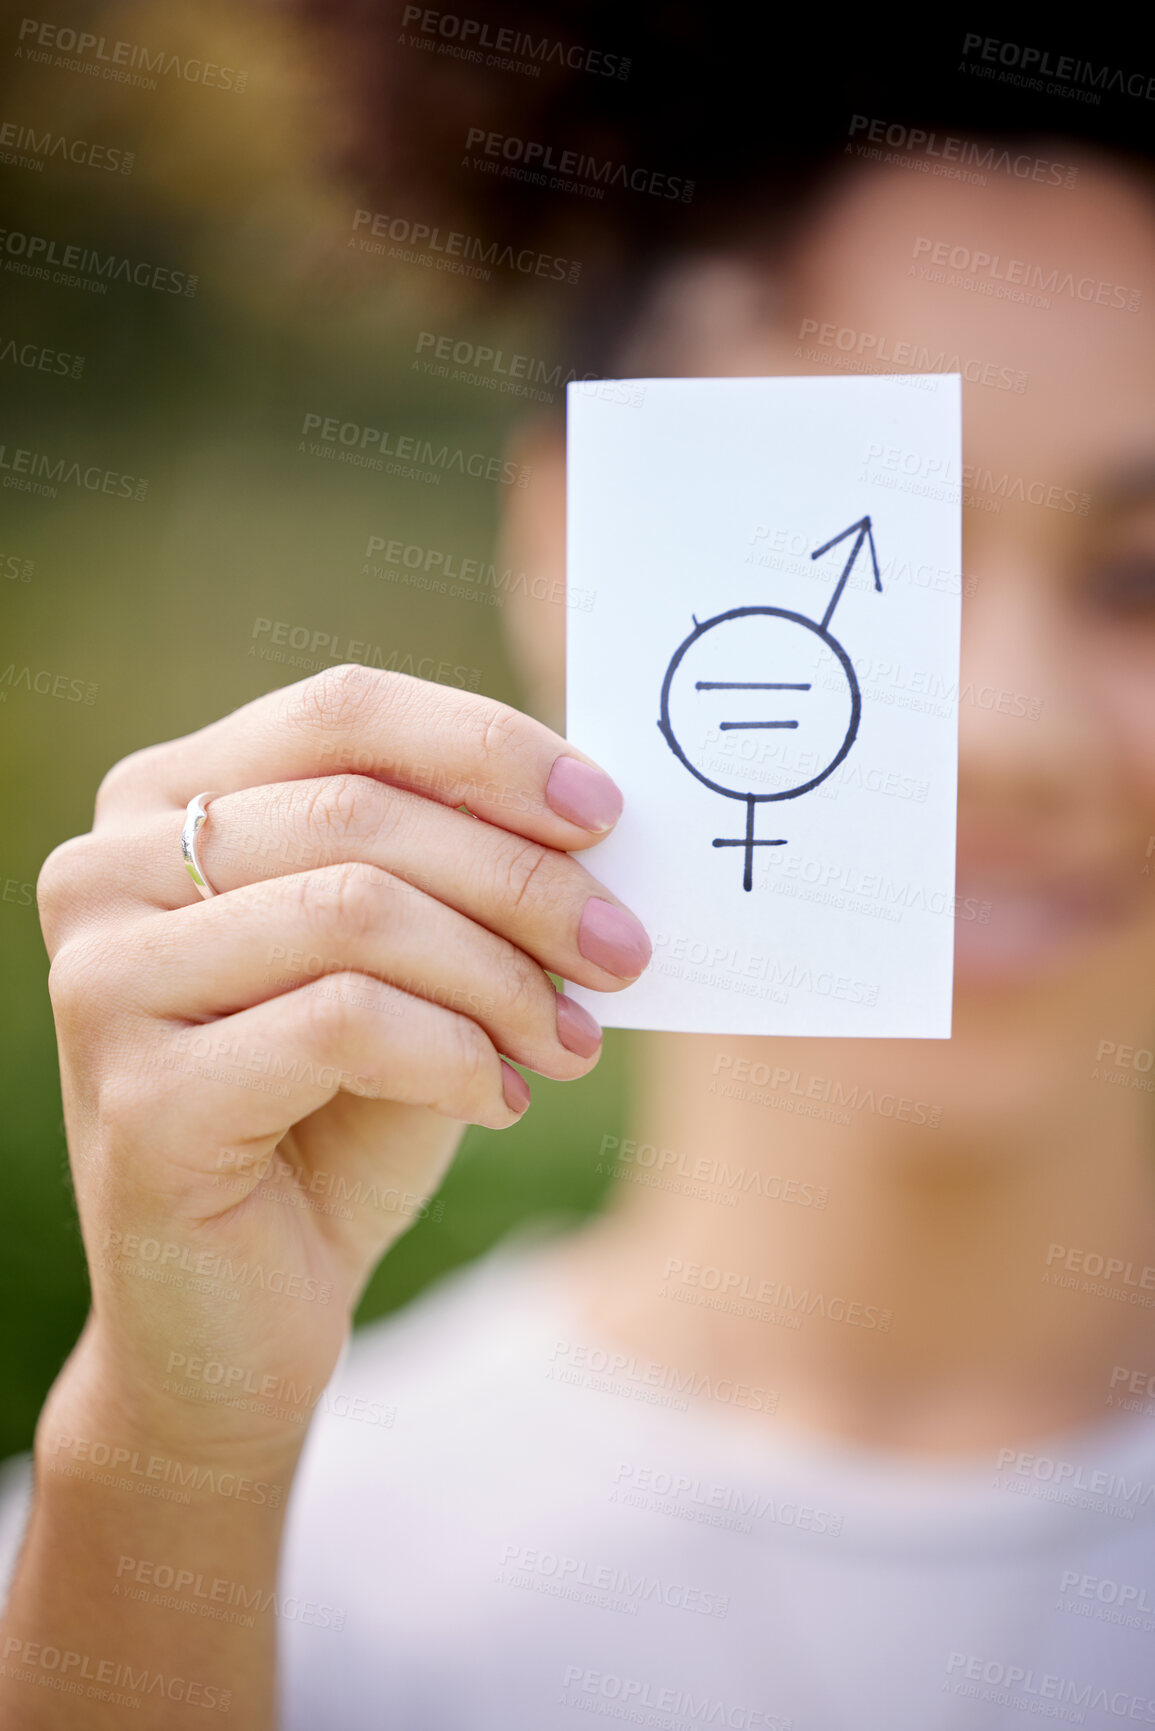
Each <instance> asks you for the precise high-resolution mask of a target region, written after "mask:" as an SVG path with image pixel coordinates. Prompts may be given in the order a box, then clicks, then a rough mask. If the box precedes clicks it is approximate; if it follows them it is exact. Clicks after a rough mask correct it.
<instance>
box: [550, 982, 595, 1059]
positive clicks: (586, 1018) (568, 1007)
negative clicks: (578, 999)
mask: <svg viewBox="0 0 1155 1731" xmlns="http://www.w3.org/2000/svg"><path fill="white" fill-rule="evenodd" d="M557 1037H558V1039H559V1040H560V1041H561V1043H562V1045H563V1046H564V1047H565V1049H566V1051H567V1052H575V1053H576V1054H577V1056H578V1057H579V1058H592V1057H593V1055H594V1053H595V1052H596V1051H597V1049H598V1047H599V1046H600V1045H601V1043H602V1031H601V1029H600V1028H599V1027H598V1025H597V1023H596V1022H595V1021H594V1019H593V1017H592V1016H591V1015H590V1013H589V1011H588V1010H583V1008H582V1006H581V1005H580V1004H575V1003H574V1001H573V999H572V998H567V997H566V995H565V993H564V992H559V993H558V995H557Z"/></svg>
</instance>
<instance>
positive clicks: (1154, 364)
mask: <svg viewBox="0 0 1155 1731" xmlns="http://www.w3.org/2000/svg"><path fill="white" fill-rule="evenodd" d="M1012 261H1017V262H1014V263H1012ZM765 288H766V285H764V284H759V283H757V282H755V281H753V280H752V279H745V280H744V279H742V278H741V277H740V276H739V275H737V274H736V273H735V272H716V273H714V274H713V275H712V276H711V275H709V274H708V273H706V274H704V275H703V277H702V278H701V279H700V281H699V283H698V285H697V287H696V288H695V287H694V286H692V284H691V283H690V281H689V279H688V280H687V286H686V287H685V289H684V290H683V291H682V298H681V304H680V305H679V306H678V307H676V308H675V309H674V311H673V312H672V313H671V315H670V319H671V324H672V328H673V329H675V330H677V329H681V331H682V332H683V333H684V335H683V337H682V339H681V360H680V362H679V360H678V359H677V358H676V350H669V349H668V350H667V351H666V352H665V353H664V354H663V355H662V356H661V359H660V360H659V361H658V364H657V365H647V366H646V367H644V368H643V367H638V368H631V369H630V370H637V371H642V370H649V371H653V372H658V371H666V372H673V373H681V372H692V373H714V374H726V373H730V374H757V373H767V374H776V373H815V374H820V373H826V374H830V373H834V372H837V371H841V370H846V368H847V365H848V362H849V363H850V364H853V366H854V367H855V369H856V370H858V371H880V372H882V371H900V372H902V371H909V372H918V371H934V370H947V369H948V368H949V370H952V371H961V372H962V373H963V375H964V381H965V382H964V385H963V457H964V464H965V465H966V467H965V470H964V474H963V476H962V477H961V479H962V484H963V497H964V508H963V592H964V601H963V666H962V687H961V702H960V782H959V830H958V838H959V839H958V885H957V894H958V903H959V906H960V908H962V909H965V908H966V907H967V906H968V902H969V904H970V906H971V907H973V908H975V909H976V910H978V911H979V913H980V914H981V912H982V911H983V910H984V908H985V905H986V904H989V918H986V919H983V918H981V917H976V918H971V919H967V918H963V917H960V918H959V919H958V921H957V925H956V935H957V944H956V992H955V1006H956V1007H955V1035H954V1038H953V1039H952V1040H951V1041H950V1042H937V1041H925V1042H913V1041H907V1042H839V1043H838V1049H839V1054H840V1062H841V1066H842V1070H843V1071H844V1072H845V1071H846V1070H847V1069H848V1068H853V1067H855V1066H856V1065H857V1066H859V1067H861V1068H862V1069H863V1073H864V1074H866V1073H869V1074H870V1075H871V1076H872V1077H874V1078H877V1079H878V1080H879V1081H880V1082H882V1081H884V1080H885V1081H888V1082H890V1083H891V1084H894V1085H901V1086H903V1087H904V1088H905V1089H906V1091H907V1092H911V1091H912V1089H913V1088H915V1087H918V1088H921V1089H922V1090H923V1092H924V1094H925V1095H926V1096H927V1097H929V1098H931V1099H937V1100H939V1101H941V1102H943V1103H944V1104H947V1105H948V1106H950V1105H952V1103H953V1105H954V1106H956V1107H957V1108H959V1109H960V1110H963V1111H965V1112H971V1113H973V1112H975V1111H978V1112H979V1113H980V1114H981V1113H983V1112H986V1111H990V1110H994V1111H999V1110H1002V1109H1004V1108H1005V1107H1007V1106H1009V1105H1011V1104H1012V1103H1014V1102H1018V1103H1019V1104H1022V1105H1028V1104H1035V1105H1037V1104H1038V1101H1039V1096H1040V1093H1041V1094H1043V1095H1049V1096H1050V1097H1051V1098H1052V1100H1053V1099H1054V1097H1055V1095H1056V1092H1062V1091H1064V1090H1065V1091H1066V1092H1067V1093H1070V1090H1071V1087H1072V1085H1073V1082H1074V1083H1075V1084H1077V1085H1078V1086H1080V1087H1082V1091H1083V1093H1084V1094H1085V1095H1086V1096H1087V1098H1088V1099H1089V1100H1090V1101H1091V1102H1092V1103H1094V1102H1100V1103H1101V1102H1102V1101H1103V1099H1104V1097H1105V1090H1104V1086H1103V1084H1102V1082H1101V1080H1100V1079H1098V1078H1093V1076H1092V1071H1093V1070H1094V1068H1095V1066H1096V1065H1097V1064H1098V1065H1100V1066H1102V1065H1103V1064H1104V1063H1105V1064H1106V1066H1107V1067H1108V1068H1112V1069H1121V1070H1122V1071H1123V1072H1124V1074H1123V1081H1124V1083H1125V1084H1127V1083H1129V1082H1130V1080H1131V1074H1138V1075H1143V1074H1145V1070H1144V1065H1145V1064H1146V1063H1148V1062H1150V1061H1151V1059H1150V1056H1149V1053H1148V1054H1147V1055H1146V1056H1144V1055H1143V1054H1144V1053H1145V1051H1146V1048H1149V1047H1151V1046H1152V1045H1155V1040H1153V1039H1152V1038H1151V1037H1150V1035H1151V1033H1152V1032H1155V1015H1152V1009H1153V1007H1155V895H1153V894H1152V882H1153V879H1155V201H1152V200H1150V199H1149V198H1148V196H1147V195H1145V194H1144V193H1143V192H1142V191H1141V190H1139V189H1138V188H1133V187H1132V186H1131V184H1130V183H1129V181H1127V180H1126V179H1124V178H1123V177H1122V176H1120V175H1117V174H1115V173H1108V172H1104V171H1103V170H1100V169H1093V168H1087V167H1084V168H1082V169H1081V170H1080V173H1079V176H1078V180H1077V182H1076V185H1075V186H1074V187H1070V188H1068V187H1066V186H1062V187H1057V186H1050V185H1044V184H1039V183H1035V182H1032V181H1026V182H1023V181H1017V180H1013V179H1010V178H1009V177H1006V178H1004V177H1002V176H998V175H993V174H992V175H991V176H989V177H988V184H987V185H986V186H982V187H978V186H965V185H961V184H952V183H951V182H942V181H938V180H932V179H931V178H930V177H929V176H923V175H915V174H910V173H902V172H899V171H883V172H878V173H875V174H871V175H867V176H854V177H852V178H848V179H847V180H846V181H845V182H844V183H843V184H842V185H841V187H840V188H839V189H838V191H837V193H836V194H835V195H834V196H833V198H832V199H831V200H830V201H829V202H828V203H827V205H826V206H825V207H824V208H823V209H822V210H821V211H820V212H819V213H818V215H817V216H816V217H815V219H814V220H813V222H812V224H811V226H810V228H809V230H808V231H807V233H806V234H805V235H804V236H803V239H802V241H801V244H800V246H799V248H798V249H797V252H796V254H795V257H794V260H793V262H792V265H791V267H790V269H789V272H788V275H787V277H786V279H785V281H784V282H782V283H780V284H779V285H778V292H777V295H776V304H775V317H774V322H773V323H771V322H770V321H769V320H768V319H767V318H766V317H765V316H764V315H760V313H759V309H760V308H761V307H764V306H765V305H766V304H767V300H768V296H767V295H766V293H765ZM1008 290H1009V291H1010V292H1009V293H1008V292H1007V291H1008ZM1016 296H1017V297H1018V298H1015V297H1016ZM1032 297H1033V298H1032ZM1136 298H1137V310H1134V307H1135V302H1136ZM1044 303H1049V304H1044ZM666 340H667V341H668V338H667V339H666ZM675 342H677V339H675ZM903 345H906V346H905V347H904V346H903ZM663 346H665V344H663ZM920 351H925V354H922V353H920ZM644 354H645V333H643V334H642V338H641V341H640V344H639V349H638V358H639V359H641V358H642V357H643V356H644ZM879 357H882V358H881V359H880V358H879ZM955 357H957V359H955ZM653 359H654V360H658V356H657V354H656V353H655V355H654V357H653ZM917 461H918V459H917V453H915V454H909V455H902V456H899V457H897V458H895V459H894V472H893V474H892V475H891V476H889V477H888V478H889V479H890V480H891V481H892V482H894V483H899V484H902V483H904V481H905V480H906V478H907V477H909V476H910V475H912V474H913V475H914V476H915V477H916V478H918V470H917ZM911 464H914V465H915V467H914V468H911V467H910V466H909V465H911ZM886 466H887V465H886V463H885V462H884V463H883V464H882V465H880V472H881V470H884V469H885V468H886ZM950 479H952V480H956V481H957V479H958V477H950ZM522 508H523V509H525V510H527V511H528V512H530V513H536V514H537V517H538V520H537V521H531V520H529V519H528V518H527V520H526V521H524V522H523V523H521V524H516V523H515V524H514V525H512V529H513V533H514V534H515V536H520V537H521V538H522V539H523V542H527V543H528V546H526V547H525V548H524V556H526V557H533V558H536V560H537V562H538V564H539V565H540V564H541V563H542V562H543V561H553V562H556V561H558V560H559V559H560V549H561V542H560V516H561V509H562V498H561V492H560V477H559V478H558V481H557V488H556V491H555V492H554V493H553V494H552V495H551V494H550V493H549V491H548V490H547V489H545V488H543V489H542V490H541V492H539V494H538V497H537V499H536V501H530V502H528V504H527V506H525V507H522ZM547 518H549V519H550V521H549V522H547V521H546V519H547ZM559 611H560V610H559V609H557V608H548V607H537V608H536V609H534V610H533V612H532V614H531V613H527V614H526V615H525V616H524V617H523V618H522V619H520V620H519V621H518V622H516V626H517V630H518V635H519V637H520V638H521V641H522V644H523V647H524V648H527V649H530V650H533V651H534V653H535V655H536V662H537V666H538V668H539V670H540V672H539V680H538V683H539V689H540V685H541V681H542V680H543V679H547V680H549V681H551V682H553V683H555V684H556V685H557V686H558V688H560V680H561V643H560V631H559V630H558V629H557V624H556V622H555V621H554V620H553V619H552V618H547V615H553V614H557V613H558V612H559ZM888 677H893V678H894V679H896V680H898V681H899V682H901V680H902V679H903V677H904V674H903V673H902V672H898V673H895V674H894V675H892V676H888ZM755 1044H756V1045H758V1046H759V1047H760V1048H764V1047H765V1046H766V1045H768V1044H773V1045H774V1046H775V1047H776V1048H780V1047H781V1046H782V1045H783V1044H786V1045H790V1044H792V1042H781V1041H774V1042H765V1041H758V1042H751V1045H752V1046H753V1045H755ZM798 1046H799V1049H800V1051H803V1052H804V1054H805V1055H806V1056H808V1057H809V1058H810V1059H813V1058H814V1057H815V1056H816V1054H815V1052H814V1042H812V1041H809V1042H805V1043H803V1042H798ZM1127 1048H1132V1049H1133V1055H1132V1056H1131V1057H1130V1058H1129V1059H1127V1061H1126V1062H1125V1063H1124V1064H1123V1065H1119V1064H1118V1062H1117V1059H1118V1053H1119V1051H1120V1050H1121V1049H1123V1050H1126V1049H1127ZM1135 1054H1138V1063H1136V1056H1135ZM762 1055H763V1056H765V1053H764V1052H763V1053H762ZM1127 1072H1130V1073H1131V1074H1127ZM1152 1079H1153V1080H1155V1072H1153V1076H1152ZM935 1090H937V1092H936V1091H935Z"/></svg>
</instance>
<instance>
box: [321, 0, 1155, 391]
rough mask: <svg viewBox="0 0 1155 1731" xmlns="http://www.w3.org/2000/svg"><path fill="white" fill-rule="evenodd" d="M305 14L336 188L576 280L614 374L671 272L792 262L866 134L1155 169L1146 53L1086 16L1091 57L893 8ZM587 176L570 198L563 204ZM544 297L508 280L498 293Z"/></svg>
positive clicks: (642, 5) (326, 6) (623, 1)
mask: <svg viewBox="0 0 1155 1731" xmlns="http://www.w3.org/2000/svg"><path fill="white" fill-rule="evenodd" d="M296 3H297V6H298V8H299V10H300V11H301V12H302V13H303V14H304V16H305V17H306V18H307V19H308V20H309V21H310V23H311V24H312V25H313V26H314V27H315V28H317V29H318V30H319V31H320V32H321V33H322V37H323V39H324V40H325V42H326V45H327V48H329V49H331V50H332V51H333V52H334V53H335V54H336V55H337V56H338V57H339V59H340V60H341V62H342V64H343V66H344V67H345V69H346V72H345V77H346V91H347V94H346V101H347V105H348V106H347V114H348V126H347V147H346V150H345V159H344V161H343V162H342V163H341V164H340V165H339V166H340V167H341V168H342V170H343V171H344V172H345V173H346V174H348V175H349V176H350V177H351V178H352V179H353V181H354V182H355V184H356V185H357V186H358V187H359V188H360V189H361V190H362V191H363V194H364V198H365V201H366V203H367V204H371V205H372V207H373V208H374V209H376V210H386V211H398V212H399V211H402V210H404V211H405V212H407V213H410V214H412V213H420V215H421V218H422V220H426V221H435V222H438V223H441V224H445V225H448V226H450V227H457V228H462V229H466V230H467V231H468V232H471V233H475V234H483V235H486V236H489V237H493V238H495V239H498V240H500V242H501V243H502V244H503V245H509V246H511V247H512V248H513V249H514V250H515V251H518V250H520V249H523V248H528V249H531V250H532V251H534V252H535V253H541V254H549V255H553V256H556V257H560V258H566V259H580V260H581V261H582V277H581V284H582V292H581V293H580V294H577V295H574V294H572V293H571V294H567V295H565V296H560V295H557V294H556V291H555V297H554V298H555V301H560V302H561V303H562V304H561V305H560V306H559V307H556V308H555V309H554V311H555V316H560V317H561V318H562V319H564V320H565V322H566V323H567V325H568V327H569V333H570V347H571V352H576V353H578V354H581V355H582V356H583V359H584V360H585V362H586V363H587V364H588V365H589V366H590V370H595V371H596V370H605V369H604V368H603V366H602V363H603V362H604V361H605V359H606V357H607V353H608V345H612V344H613V342H614V341H615V340H616V338H617V336H618V335H619V334H620V332H621V330H622V329H623V328H624V327H625V326H626V325H627V324H628V323H629V321H630V319H631V318H632V316H633V315H634V313H635V310H636V308H637V306H638V304H639V302H640V300H641V299H642V297H644V295H645V294H646V293H647V291H648V289H649V287H650V285H651V283H652V282H653V280H654V278H655V277H656V276H660V275H661V274H662V273H663V271H664V270H665V269H666V268H667V267H668V265H669V263H670V261H671V260H673V259H675V258H678V257H680V256H683V255H685V254H686V253H692V252H695V251H700V250H705V249H709V248H711V247H718V246H725V247H728V248H730V249H731V250H732V249H733V248H734V245H735V243H736V240H738V239H740V241H741V244H743V245H744V246H747V247H754V246H756V247H758V248H760V249H763V248H773V247H774V246H776V245H780V244H782V242H783V241H784V240H785V239H787V238H788V236H789V234H790V232H791V228H792V225H793V223H794V221H795V219H796V217H797V216H798V215H799V214H800V213H801V212H802V211H803V210H804V209H805V208H806V206H807V205H808V203H809V201H810V199H811V198H812V196H813V194H814V192H815V190H816V188H817V187H818V186H819V185H820V184H821V183H822V182H823V181H824V180H825V179H826V178H827V177H828V176H829V175H830V174H831V172H832V171H833V170H835V168H836V167H837V166H838V165H841V164H844V163H845V162H847V161H848V160H851V159H853V158H855V156H856V155H857V153H858V151H859V150H860V149H861V146H862V144H863V141H864V140H865V139H866V138H868V137H870V136H873V137H875V138H877V139H879V140H880V142H881V145H882V148H883V149H885V148H886V146H887V145H888V144H893V143H894V142H895V141H896V140H899V141H902V140H905V139H909V137H910V135H911V133H912V132H914V133H917V132H919V131H921V132H924V133H926V134H928V135H930V134H934V136H935V138H936V139H939V140H941V139H942V138H944V137H946V136H950V137H952V138H956V139H957V138H962V139H964V140H968V141H974V140H976V139H981V140H982V141H984V148H990V147H991V145H992V143H993V144H994V146H995V147H996V148H1008V149H1010V150H1011V151H1014V150H1016V149H1018V150H1022V149H1023V148H1024V147H1025V146H1026V144H1027V141H1033V143H1034V145H1035V147H1036V149H1037V152H1038V153H1039V154H1041V155H1044V156H1049V157H1050V158H1052V159H1059V160H1061V159H1062V155H1063V151H1062V148H1061V147H1062V146H1063V145H1064V144H1066V145H1067V146H1068V154H1069V147H1070V146H1075V145H1078V146H1081V147H1082V148H1083V149H1086V148H1087V147H1088V146H1097V147H1098V148H1099V149H1101V150H1106V151H1109V152H1111V153H1113V154H1115V155H1118V156H1122V157H1124V158H1128V159H1130V160H1131V161H1132V162H1140V163H1143V164H1144V166H1146V165H1147V163H1148V161H1149V155H1150V148H1151V138H1152V121H1153V120H1155V107H1153V106H1152V102H1153V100H1155V76H1149V75H1148V74H1147V73H1145V72H1143V71H1141V70H1137V68H1136V61H1135V46H1134V40H1133V39H1132V40H1131V41H1130V42H1123V41H1119V42H1110V41H1108V40H1107V39H1106V38H1105V37H1104V36H1103V35H1102V34H1101V33H1100V34H1098V35H1096V37H1095V38H1094V40H1092V39H1091V35H1090V31H1089V29H1088V27H1087V24H1086V20H1085V19H1084V18H1080V20H1079V28H1080V31H1081V32H1082V38H1081V40H1080V41H1079V42H1078V43H1076V44H1073V45H1072V44H1071V43H1069V42H1067V41H1063V40H1057V38H1058V35H1059V32H1058V27H1057V26H1055V27H1052V26H1049V25H1048V26H1047V27H1046V29H1045V30H1041V31H1040V30H1037V29H1036V23H1035V22H1032V24H1031V26H1030V29H1031V32H1032V36H1031V37H1030V38H1028V37H1027V36H1026V34H1025V31H1024V30H1022V29H1020V28H1019V27H1018V26H1008V25H1000V26H993V27H989V28H993V29H994V30H996V31H1004V30H1008V29H1011V30H1014V31H1015V33H1016V40H1014V41H1011V40H1008V39H1005V38H1003V37H1001V36H998V35H990V34H987V32H986V31H985V30H984V29H982V28H981V27H980V28H978V29H971V30H967V29H964V28H962V27H960V26H957V25H955V24H953V23H949V22H947V21H946V20H944V19H942V18H941V17H938V16H930V17H918V16H914V15H911V16H908V17H906V18H899V19H896V20H887V19H886V17H885V15H884V14H880V13H879V12H878V10H877V8H871V9H870V10H869V11H867V10H865V9H864V10H863V11H862V12H861V13H859V14H856V15H855V16H852V17H850V18H849V19H845V20H844V19H841V18H840V19H837V20H836V19H835V18H834V17H831V18H830V19H829V20H824V19H822V18H820V17H819V16H818V15H817V14H815V13H814V11H813V8H812V7H795V8H793V9H791V10H790V11H787V10H786V9H774V10H766V11H764V12H762V13H760V14H758V15H754V14H752V13H751V12H750V11H749V10H747V9H740V8H738V7H736V6H731V7H725V6H722V5H713V6H706V5H692V4H688V3H687V0H617V3H615V4H605V3H604V0H603V3H595V4H590V5H584V4H579V3H577V0H555V3H553V4H550V5H549V6H543V5H540V4H532V3H530V4H524V3H522V0H499V3H497V4H493V3H491V0H437V4H436V5H434V6H426V5H415V4H406V3H404V0H390V3H389V4H387V5H379V4H376V3H374V0H296ZM1035 40H1039V41H1042V42H1043V43H1044V46H1042V47H1035V46H1033V45H1032V44H1033V41H1035ZM1153 70H1155V68H1153ZM1059 73H1061V74H1062V75H1063V79H1065V83H1064V82H1063V81H1062V80H1061V79H1060V78H1059V77H1058V76H1057V74H1059ZM1136 81H1138V82H1136ZM1148 85H1150V90H1151V96H1150V97H1148V96H1147V95H1146V94H1145V92H1146V90H1147V88H1148ZM1056 86H1057V87H1058V88H1056ZM1136 92H1138V94H1136ZM870 129H872V130H870ZM479 140H480V141H483V142H482V143H481V144H480V146H479V143H478V141H479ZM471 141H472V142H471ZM531 145H532V146H533V150H532V151H530V150H529V148H528V147H529V146H531ZM898 148H900V149H902V148H904V144H903V143H901V142H900V143H899V145H898ZM546 152H548V153H549V154H548V155H547V154H544V153H546ZM481 159H484V166H482V162H481ZM575 163H576V164H578V165H580V168H579V172H578V175H577V176H576V177H575V178H574V179H571V180H570V182H569V188H570V189H569V190H566V191H558V190H556V188H555V187H553V186H551V185H550V184H549V183H550V180H551V179H555V178H557V177H556V175H555V173H554V172H553V171H554V170H556V169H557V168H558V167H559V166H560V167H561V168H562V169H564V168H565V165H566V164H570V165H573V164H575ZM546 170H548V171H549V172H546ZM583 175H584V180H583V179H582V176H583ZM631 176H632V177H633V184H631V183H630V177H631ZM561 178H563V179H564V178H565V175H564V173H563V174H562V175H561ZM525 286H526V285H524V284H518V283H517V282H516V280H513V281H511V280H510V278H509V275H508V273H506V278H505V280H504V282H503V283H502V284H500V285H492V286H490V287H487V288H483V289H480V290H479V291H478V292H479V293H481V294H493V293H494V292H497V293H510V292H516V291H518V290H521V291H524V287H525ZM530 286H532V287H533V288H534V289H535V290H536V292H538V293H540V294H543V295H544V294H547V293H548V292H549V285H548V284H546V285H545V286H544V287H543V286H542V285H540V284H537V283H533V284H532V285H530Z"/></svg>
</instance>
